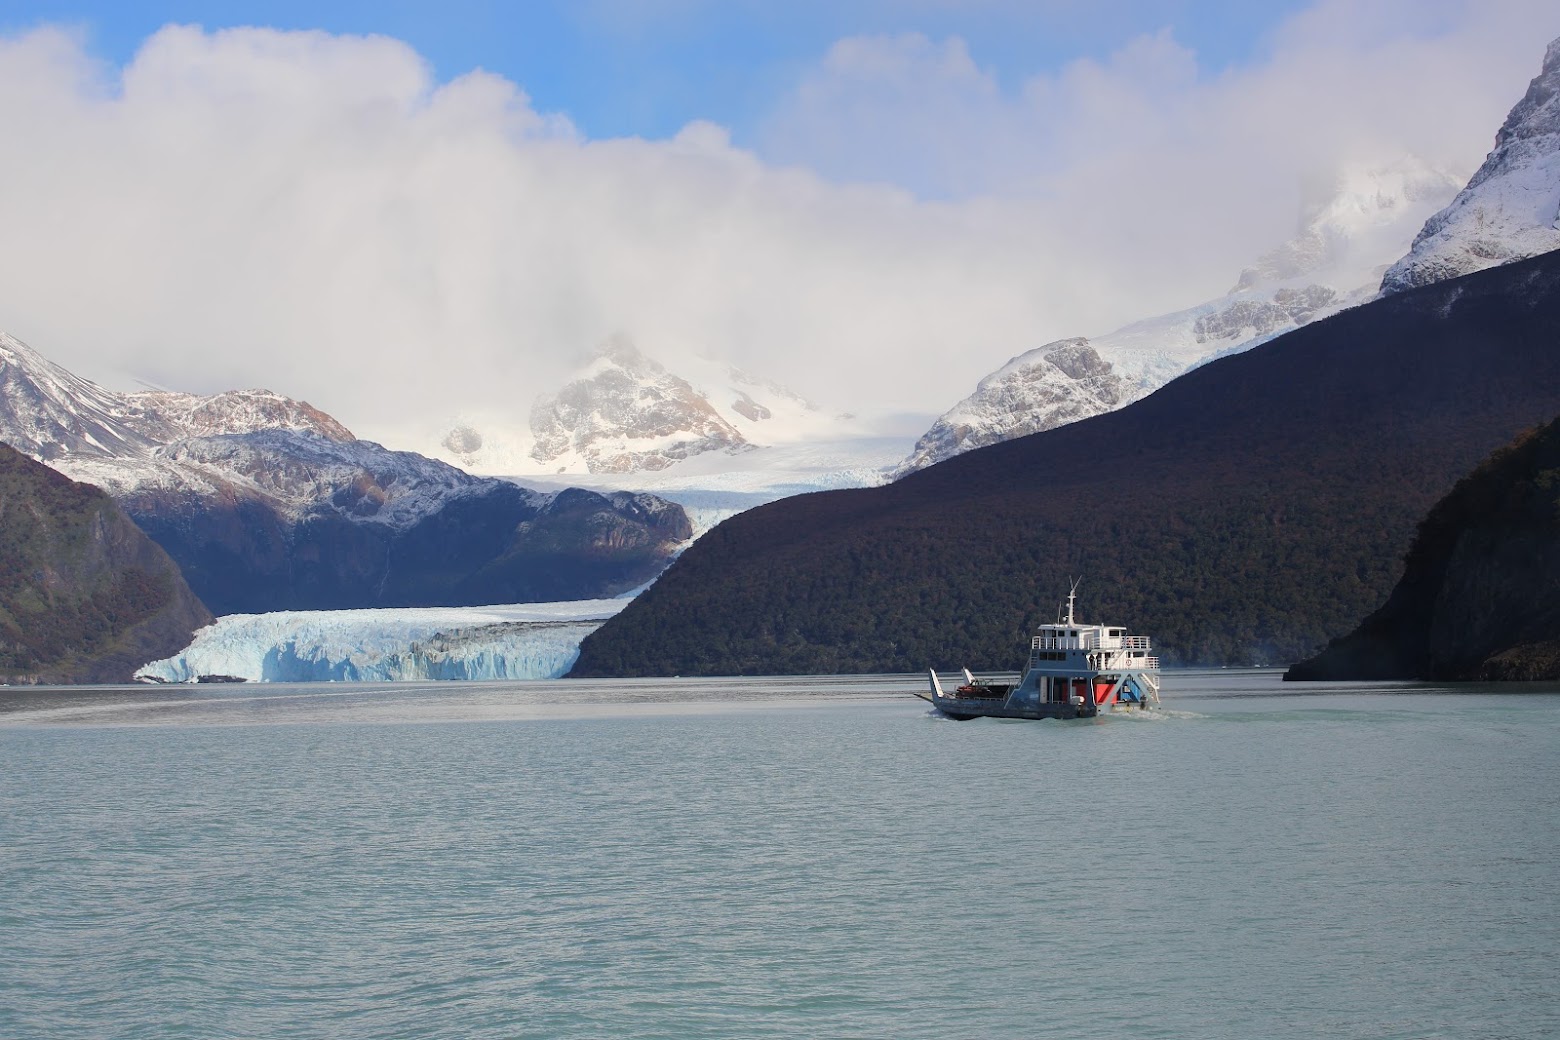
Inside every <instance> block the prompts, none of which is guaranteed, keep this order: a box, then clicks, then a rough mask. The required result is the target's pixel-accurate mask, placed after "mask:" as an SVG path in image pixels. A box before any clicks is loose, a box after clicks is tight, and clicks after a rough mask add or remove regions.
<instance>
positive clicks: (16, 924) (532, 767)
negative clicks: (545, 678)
mask: <svg viewBox="0 0 1560 1040" xmlns="http://www.w3.org/2000/svg"><path fill="white" fill-rule="evenodd" d="M919 683H920V681H919V680H918V679H915V678H914V677H890V678H874V679H841V678H830V679H768V680H763V679H759V680H727V681H713V680H687V681H683V680H657V681H621V682H597V681H587V682H552V683H523V684H518V683H496V684H447V685H432V684H429V685H415V686H411V685H398V686H386V687H361V686H296V687H283V686H275V687H211V686H203V687H177V688H169V687H160V688H159V687H152V688H146V687H138V688H134V689H131V690H102V689H96V690H94V689H74V690H52V691H36V690H14V689H13V690H0V770H3V778H4V780H3V785H0V877H3V878H4V881H3V885H4V888H3V892H4V898H3V900H0V957H3V961H0V1036H4V1037H72V1038H77V1037H114V1038H152V1037H155V1038H169V1037H190V1038H203V1040H204V1038H214V1037H251V1036H253V1037H333V1038H354V1037H375V1038H379V1037H383V1038H392V1037H393V1038H408V1037H449V1038H519V1037H524V1038H547V1037H568V1038H582V1040H583V1038H593V1040H594V1038H604V1037H635V1038H639V1037H644V1038H650V1037H656V1038H668V1040H671V1038H679V1040H682V1038H701V1037H806V1038H812V1037H894V1038H901V1037H938V1038H944V1037H947V1038H973V1037H1015V1038H1016V1037H1050V1036H1055V1037H1102V1038H1103V1037H1111V1038H1117V1037H1177V1038H1178V1037H1186V1038H1222V1037H1230V1038H1235V1037H1239V1038H1243V1040H1249V1038H1279V1037H1361V1038H1364V1037H1371V1038H1386V1037H1402V1038H1424V1037H1457V1038H1462V1037H1481V1038H1495V1037H1541V1036H1556V1035H1560V965H1557V951H1560V857H1557V854H1556V853H1557V849H1560V799H1557V798H1556V795H1555V792H1556V791H1557V790H1560V688H1557V687H1552V686H1551V687H1543V686H1515V687H1455V688H1437V687H1424V686H1408V685H1386V684H1373V685H1342V684H1325V685H1309V684H1308V685H1305V686H1299V687H1296V686H1292V685H1291V686H1285V685H1283V684H1281V683H1280V682H1279V681H1278V676H1277V674H1276V673H1274V672H1172V673H1166V682H1165V687H1166V688H1165V707H1166V709H1167V710H1166V711H1164V712H1161V713H1159V714H1157V715H1154V716H1139V717H1112V718H1107V719H1099V720H1092V721H1081V722H1065V723H1064V722H1038V723H1037V722H1026V723H1004V722H995V721H990V720H982V721H975V722H968V723H955V722H951V721H947V720H944V719H941V718H939V717H937V716H935V715H933V714H931V713H929V708H928V705H926V704H925V703H924V702H922V701H919V700H916V699H914V698H911V697H910V696H908V691H910V690H912V689H916V688H919Z"/></svg>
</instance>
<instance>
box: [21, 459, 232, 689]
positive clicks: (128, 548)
mask: <svg viewBox="0 0 1560 1040" xmlns="http://www.w3.org/2000/svg"><path fill="white" fill-rule="evenodd" d="M210 619H211V617H210V615H209V614H208V613H207V612H206V610H205V608H204V607H203V606H201V604H200V602H199V601H198V600H197V599H196V598H195V596H194V594H193V593H191V592H190V590H189V588H188V586H186V585H185V583H184V579H183V578H182V577H181V576H180V575H179V571H178V568H177V567H175V566H174V564H173V561H171V560H170V559H169V558H168V556H167V554H166V553H164V552H163V551H162V550H161V549H159V548H157V546H156V545H154V544H153V543H152V541H151V539H149V538H148V537H147V536H146V535H145V534H143V533H142V532H141V531H140V530H139V529H137V528H136V526H135V525H134V524H133V523H131V522H130V520H129V518H128V517H126V516H125V515H124V514H123V513H121V512H120V511H119V509H118V507H117V506H115V505H114V503H113V500H112V499H110V498H109V497H108V496H107V495H106V494H104V493H103V492H102V491H100V490H99V489H97V488H95V487H93V486H91V485H89V484H78V483H76V482H75V481H72V480H70V479H69V478H67V477H65V476H64V475H63V474H60V473H57V472H55V471H54V470H52V469H50V468H49V467H47V466H43V465H40V464H39V463H36V462H33V461H32V460H31V459H29V458H27V457H26V456H24V455H22V454H20V453H19V452H17V451H15V450H13V449H12V448H10V447H9V446H8V445H4V444H0V679H3V680H5V681H41V682H111V681H126V680H128V679H129V678H130V676H131V673H132V671H133V670H134V669H135V667H136V666H138V665H140V664H144V663H145V662H146V661H149V660H152V659H153V658H156V657H159V656H164V655H166V654H169V653H173V652H175V651H177V650H179V649H181V648H182V647H183V646H184V645H185V644H186V643H188V641H189V639H190V636H191V634H192V632H193V631H194V629H195V628H197V627H199V626H200V625H203V624H205V623H207V622H208V621H210Z"/></svg>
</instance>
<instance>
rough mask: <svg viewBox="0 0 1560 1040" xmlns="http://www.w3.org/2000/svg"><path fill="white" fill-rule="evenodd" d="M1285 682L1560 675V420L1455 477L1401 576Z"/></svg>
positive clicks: (1427, 521) (1427, 519)
mask: <svg viewBox="0 0 1560 1040" xmlns="http://www.w3.org/2000/svg"><path fill="white" fill-rule="evenodd" d="M1284 677H1285V678H1286V679H1301V680H1309V679H1443V680H1445V679H1450V680H1459V679H1483V680H1489V679H1560V420H1556V421H1554V422H1551V423H1550V424H1549V425H1548V426H1545V427H1543V428H1542V429H1540V430H1537V431H1533V432H1528V433H1525V434H1523V435H1522V436H1521V437H1519V438H1518V439H1517V440H1516V441H1515V442H1514V443H1512V444H1510V445H1508V446H1507V447H1505V448H1502V449H1500V450H1499V451H1497V452H1496V453H1495V454H1494V455H1493V456H1491V457H1490V458H1489V459H1488V460H1487V461H1485V463H1484V464H1483V465H1481V466H1480V467H1479V468H1478V469H1476V470H1475V471H1474V472H1473V473H1471V474H1469V475H1468V476H1467V477H1465V478H1463V479H1462V480H1461V481H1459V482H1458V484H1457V486H1456V487H1455V488H1453V489H1452V491H1451V493H1450V494H1448V495H1447V496H1446V497H1445V498H1443V499H1441V501H1439V502H1437V503H1436V505H1435V507H1434V508H1433V509H1431V510H1430V513H1429V515H1428V516H1426V517H1425V519H1424V521H1423V522H1422V523H1421V524H1420V525H1419V531H1418V534H1417V535H1416V536H1415V538H1414V543H1413V546H1412V547H1411V548H1410V549H1409V551H1408V555H1407V557H1406V559H1405V561H1404V571H1403V578H1402V580H1401V581H1399V582H1398V584H1397V587H1396V588H1394V589H1393V590H1392V595H1391V596H1390V597H1389V598H1388V600H1387V602H1386V604H1385V605H1384V606H1383V607H1382V608H1381V609H1380V610H1378V611H1376V613H1374V614H1372V615H1371V616H1370V617H1368V618H1366V619H1365V620H1364V622H1362V623H1361V624H1360V627H1359V628H1358V629H1356V630H1355V631H1354V632H1352V633H1350V634H1349V635H1347V636H1344V637H1343V638H1341V639H1336V640H1334V641H1333V642H1332V643H1331V644H1330V645H1329V646H1328V648H1327V649H1326V650H1325V651H1323V652H1322V653H1320V654H1318V655H1317V656H1315V657H1313V658H1311V659H1309V660H1306V661H1302V662H1300V663H1299V664H1296V665H1295V666H1294V667H1293V668H1291V669H1290V670H1289V671H1288V673H1286V674H1285V676H1284Z"/></svg>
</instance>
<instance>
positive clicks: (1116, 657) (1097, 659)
mask: <svg viewBox="0 0 1560 1040" xmlns="http://www.w3.org/2000/svg"><path fill="white" fill-rule="evenodd" d="M1077 591H1078V588H1077V586H1076V585H1074V586H1073V588H1072V590H1071V591H1070V592H1068V594H1067V616H1066V618H1065V619H1064V620H1062V621H1058V622H1057V623H1056V624H1054V625H1041V626H1040V627H1039V628H1038V629H1037V630H1036V631H1035V635H1034V637H1033V638H1032V639H1031V640H1030V643H1029V664H1028V666H1027V667H1026V668H1025V669H1024V673H1023V675H1022V677H1021V678H1020V679H1019V681H1018V682H1017V683H1013V684H1009V685H1001V684H996V683H990V682H985V681H982V680H978V679H976V678H975V677H974V676H973V675H971V674H970V671H969V669H967V668H966V669H964V671H963V674H964V682H963V684H961V685H960V686H958V687H956V688H955V689H953V690H951V691H950V690H945V689H944V688H943V684H942V682H941V680H939V679H938V677H937V672H936V671H935V670H933V671H931V672H930V673H929V675H930V678H931V688H932V691H931V696H930V697H926V698H924V699H926V700H929V701H931V702H932V704H934V705H936V706H937V708H938V709H939V710H941V711H942V713H943V714H944V715H947V716H948V717H949V718H953V719H960V720H963V719H976V718H997V719H1079V718H1092V717H1093V716H1095V715H1098V714H1100V713H1101V712H1102V711H1116V710H1125V709H1141V708H1151V707H1156V706H1157V705H1158V704H1159V658H1157V657H1154V656H1152V647H1151V646H1150V643H1149V638H1148V637H1147V636H1137V635H1129V634H1128V632H1127V630H1126V629H1124V628H1118V627H1116V626H1114V625H1090V624H1085V623H1083V622H1080V621H1077V620H1076V619H1075V618H1074V616H1073V601H1074V600H1075V599H1076V597H1077Z"/></svg>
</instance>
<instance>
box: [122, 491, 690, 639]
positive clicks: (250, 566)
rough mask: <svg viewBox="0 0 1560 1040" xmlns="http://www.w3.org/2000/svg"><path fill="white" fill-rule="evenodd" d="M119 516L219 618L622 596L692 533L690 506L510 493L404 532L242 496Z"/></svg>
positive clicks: (143, 506)
mask: <svg viewBox="0 0 1560 1040" xmlns="http://www.w3.org/2000/svg"><path fill="white" fill-rule="evenodd" d="M124 505H125V509H126V511H127V512H128V513H129V514H130V516H131V517H132V518H133V519H134V520H135V522H136V523H137V524H139V525H140V526H141V528H142V529H143V530H145V531H146V532H147V533H148V534H149V535H151V536H152V538H153V539H155V540H156V541H157V543H158V544H159V545H161V546H162V547H163V548H164V549H166V550H167V551H168V553H169V554H170V555H171V556H172V557H173V558H174V559H175V560H176V561H178V563H179V566H180V567H181V568H182V569H183V571H184V573H185V575H186V576H187V577H188V579H189V582H190V585H191V586H192V587H194V588H195V590H196V591H197V592H199V593H200V595H201V597H202V599H204V600H205V601H206V602H207V603H209V604H210V605H211V607H212V608H213V609H214V610H216V611H217V612H218V613H221V614H229V613H260V612H264V611H270V610H334V609H344V608H351V607H400V606H438V605H476V604H485V603H524V602H543V601H548V600H563V599H591V598H596V597H604V596H615V595H617V594H618V593H621V592H626V591H627V590H629V589H632V588H634V587H636V586H638V585H642V584H644V583H645V582H647V581H649V580H650V579H651V578H653V577H655V576H656V575H657V574H659V573H660V572H661V570H662V569H663V568H664V567H665V566H666V563H667V561H668V560H669V559H670V558H671V556H672V554H673V553H674V552H675V551H676V549H677V547H678V546H679V545H680V544H681V543H683V542H685V541H686V540H687V539H688V538H689V537H690V536H691V535H692V527H691V525H690V524H689V522H688V517H687V514H686V513H685V512H684V511H683V510H682V508H681V507H679V506H676V505H674V504H672V503H669V502H665V501H664V500H662V499H657V498H654V497H653V496H648V495H639V496H636V495H625V494H618V495H602V494H597V493H595V492H592V491H583V490H579V489H571V490H569V491H565V492H561V493H559V494H557V495H555V496H550V497H549V496H541V495H537V494H535V493H534V492H530V491H527V490H525V489H523V488H520V487H517V486H515V485H513V484H508V483H505V482H502V481H484V482H481V483H480V484H475V485H474V486H473V488H472V490H471V492H470V493H467V494H464V495H461V496H457V497H454V498H452V499H451V500H449V501H448V502H446V503H445V504H444V505H443V506H442V508H439V509H437V510H434V511H430V513H429V514H428V515H427V516H425V517H423V518H422V519H420V520H419V521H417V522H416V523H414V524H411V525H408V526H398V525H390V524H378V523H364V522H361V521H359V520H355V519H353V518H352V517H351V516H350V514H347V515H344V514H343V513H342V512H340V511H338V510H337V509H334V508H332V509H323V508H322V509H318V510H314V511H312V512H310V513H308V514H306V515H304V516H301V517H298V516H292V515H289V514H287V513H285V512H283V511H282V510H280V509H278V508H276V506H275V505H274V504H273V503H271V502H268V501H266V500H265V499H262V498H258V497H255V496H253V495H246V494H244V493H242V491H240V490H237V489H233V490H230V491H229V492H227V493H225V494H221V495H210V494H201V493H196V492H192V491H178V492H159V493H150V494H137V495H133V496H131V497H129V498H127V499H126V500H125V503H124Z"/></svg>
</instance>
